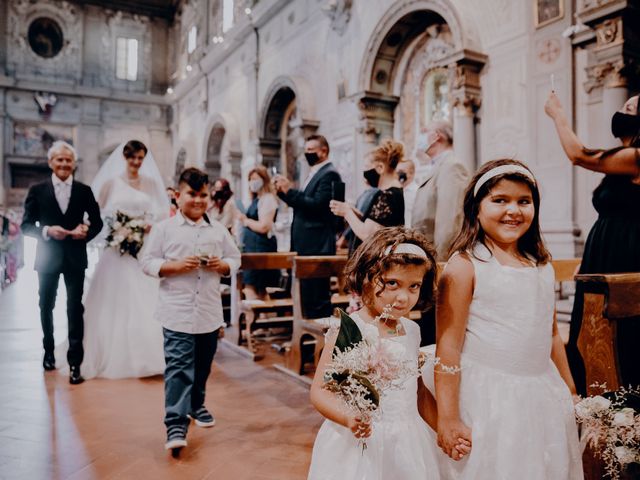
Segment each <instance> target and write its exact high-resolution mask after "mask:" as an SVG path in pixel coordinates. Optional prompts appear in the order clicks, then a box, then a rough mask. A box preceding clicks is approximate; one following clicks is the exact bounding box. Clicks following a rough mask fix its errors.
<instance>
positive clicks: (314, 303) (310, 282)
mask: <svg viewBox="0 0 640 480" xmlns="http://www.w3.org/2000/svg"><path fill="white" fill-rule="evenodd" d="M300 291H301V292H302V311H303V313H304V315H305V317H306V318H323V317H328V316H330V315H331V314H332V313H333V307H332V306H331V279H329V278H310V279H307V280H300Z"/></svg>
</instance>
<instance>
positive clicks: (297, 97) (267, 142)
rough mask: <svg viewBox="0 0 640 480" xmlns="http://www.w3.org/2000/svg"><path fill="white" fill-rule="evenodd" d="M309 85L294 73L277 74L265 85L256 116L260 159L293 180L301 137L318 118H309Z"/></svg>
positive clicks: (315, 125) (311, 110)
mask: <svg viewBox="0 0 640 480" xmlns="http://www.w3.org/2000/svg"><path fill="white" fill-rule="evenodd" d="M312 98H313V96H312V95H311V92H310V89H309V85H308V84H307V83H306V81H305V80H302V79H300V78H299V77H295V81H294V79H292V78H289V77H279V78H278V79H276V80H275V81H274V82H273V83H272V86H271V87H270V88H269V90H268V93H267V96H266V97H265V102H264V105H263V108H262V115H261V120H260V132H259V136H260V153H261V155H262V163H263V164H264V165H265V166H267V167H275V168H276V169H277V170H278V171H279V172H280V173H283V174H286V175H287V176H288V177H289V178H291V179H293V180H297V179H299V178H300V176H301V172H300V171H299V168H298V158H299V157H300V155H301V154H302V152H303V146H304V139H305V138H306V137H307V136H308V135H310V134H312V133H314V132H315V131H316V130H317V128H318V124H319V122H317V121H316V120H314V119H313V117H311V115H313V114H314V108H313V103H312V102H311V101H310V100H309V99H312Z"/></svg>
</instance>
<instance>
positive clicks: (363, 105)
mask: <svg viewBox="0 0 640 480" xmlns="http://www.w3.org/2000/svg"><path fill="white" fill-rule="evenodd" d="M398 101H399V98H398V97H395V96H388V95H382V94H379V93H375V92H369V91H367V92H362V93H361V94H360V96H359V100H358V110H359V111H360V128H359V132H360V133H361V134H363V135H364V136H365V138H366V141H367V143H373V144H376V143H378V141H379V140H380V138H382V137H383V136H391V134H392V132H393V114H394V111H395V109H396V106H397V105H398Z"/></svg>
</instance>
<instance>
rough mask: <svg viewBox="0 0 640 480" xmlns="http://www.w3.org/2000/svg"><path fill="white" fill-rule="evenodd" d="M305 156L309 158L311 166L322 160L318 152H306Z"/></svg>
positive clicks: (308, 161)
mask: <svg viewBox="0 0 640 480" xmlns="http://www.w3.org/2000/svg"><path fill="white" fill-rule="evenodd" d="M304 158H306V159H307V163H308V164H309V166H310V167H313V166H314V165H315V164H316V163H318V161H319V160H320V157H318V154H317V153H316V152H304Z"/></svg>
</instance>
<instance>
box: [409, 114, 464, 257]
mask: <svg viewBox="0 0 640 480" xmlns="http://www.w3.org/2000/svg"><path fill="white" fill-rule="evenodd" d="M416 149H417V150H418V151H420V152H424V153H426V154H427V155H429V157H430V158H431V165H432V167H431V169H430V170H429V173H428V175H427V176H426V177H425V178H424V179H423V180H422V182H421V183H420V184H419V185H418V190H417V192H416V196H415V200H414V203H413V209H412V213H411V227H412V228H414V229H416V230H418V231H420V232H421V233H423V234H424V235H425V236H426V237H427V238H428V239H429V241H431V242H432V243H433V245H434V247H435V248H436V253H437V255H438V257H437V258H438V261H441V262H444V261H446V260H447V258H448V254H449V249H450V248H451V245H452V244H453V240H454V239H455V237H456V235H458V232H460V228H461V226H462V218H463V215H462V213H463V212H462V200H463V197H464V190H465V188H466V187H467V183H468V182H469V172H468V170H467V167H466V166H465V165H464V164H463V163H462V162H461V161H459V160H458V159H457V158H456V157H455V155H454V153H453V128H452V126H451V123H449V122H445V121H435V122H431V123H430V124H429V125H427V127H426V128H425V129H424V130H423V131H422V133H421V134H420V135H419V136H418V138H417V140H416Z"/></svg>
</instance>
